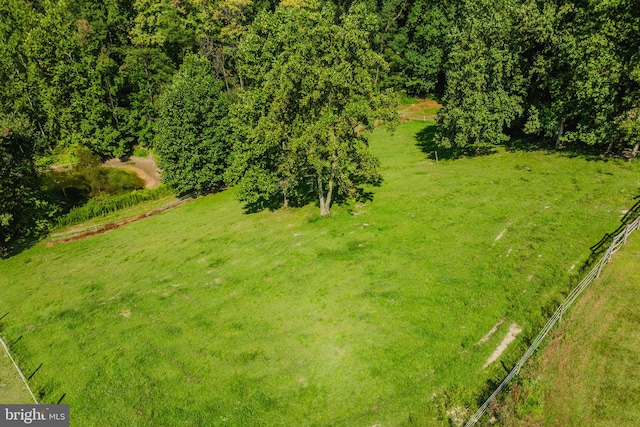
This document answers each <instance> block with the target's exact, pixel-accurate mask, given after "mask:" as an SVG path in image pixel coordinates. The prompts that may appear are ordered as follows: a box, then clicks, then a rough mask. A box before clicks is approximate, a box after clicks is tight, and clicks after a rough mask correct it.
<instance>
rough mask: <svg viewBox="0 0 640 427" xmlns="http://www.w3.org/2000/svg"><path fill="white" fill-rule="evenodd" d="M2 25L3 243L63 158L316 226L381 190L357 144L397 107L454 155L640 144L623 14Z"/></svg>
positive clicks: (136, 5)
mask: <svg viewBox="0 0 640 427" xmlns="http://www.w3.org/2000/svg"><path fill="white" fill-rule="evenodd" d="M0 16H2V18H1V19H0V40H2V41H3V42H2V44H0V85H1V87H0V128H1V129H2V134H1V136H0V139H1V140H2V144H1V145H0V155H1V156H2V160H3V162H2V163H3V164H2V166H1V168H2V170H1V171H0V172H1V173H0V189H1V191H2V202H1V203H2V205H3V206H2V208H3V209H2V212H0V228H2V229H3V234H4V235H3V236H0V237H2V239H0V240H1V241H2V242H6V241H9V240H11V239H14V238H15V236H16V235H22V234H24V233H25V232H28V231H29V230H32V229H33V230H34V229H35V228H38V227H35V226H34V224H38V223H39V224H43V223H44V222H46V217H47V215H51V212H52V211H51V206H49V205H50V203H49V204H48V202H47V200H44V199H43V198H42V197H41V196H40V195H39V194H38V185H37V181H38V175H37V171H38V170H39V169H42V168H43V167H46V166H48V165H50V164H51V162H52V158H53V156H54V155H55V154H56V153H60V152H61V151H64V150H68V149H70V148H73V147H86V148H88V149H89V150H91V151H92V152H93V153H95V154H97V155H99V156H101V157H103V158H108V157H113V156H115V157H124V156H127V155H129V154H131V153H132V151H133V148H134V147H135V146H144V147H149V148H154V149H155V150H156V151H157V153H158V154H159V157H160V159H159V160H160V164H161V166H162V167H163V169H164V171H165V176H164V179H165V182H167V184H168V185H169V186H170V187H171V188H173V189H174V190H175V191H176V192H178V193H185V192H187V191H193V190H196V191H198V192H207V191H215V190H216V189H219V188H221V187H223V186H224V185H228V184H234V185H235V184H237V185H239V188H240V191H239V194H240V197H241V198H243V200H245V201H246V202H248V203H257V204H262V205H265V204H266V203H267V202H269V203H270V202H271V201H272V199H273V198H274V197H275V198H276V199H277V200H278V201H279V202H278V203H279V204H280V205H284V206H287V205H289V204H295V203H305V202H308V201H309V194H311V195H313V197H314V198H315V199H316V200H319V203H320V206H321V210H322V212H323V213H328V209H329V208H330V204H331V200H332V189H334V188H335V190H333V191H334V192H335V193H336V194H333V197H334V199H335V197H337V196H340V195H341V196H343V197H351V196H354V195H357V193H358V191H357V189H358V186H359V185H360V184H362V183H367V182H368V183H375V182H376V181H377V180H379V179H380V177H379V175H378V174H377V163H376V159H375V158H372V157H371V156H370V155H369V154H368V152H367V143H366V138H365V136H366V132H364V131H367V130H371V129H372V128H373V126H374V125H375V124H376V123H379V122H380V120H383V121H385V122H393V121H394V119H393V116H392V114H391V110H393V109H394V102H393V99H392V98H393V97H394V95H393V94H394V93H395V94H404V95H407V96H414V97H427V96H428V97H433V98H436V99H439V100H440V101H441V102H442V104H443V105H444V108H442V109H441V110H440V112H439V118H438V131H437V133H436V135H435V142H436V143H437V144H438V146H440V147H442V148H443V149H445V148H446V149H449V150H451V152H452V153H453V154H454V155H461V154H477V153H482V152H484V150H485V149H486V148H487V147H490V146H492V145H495V144H500V143H504V142H506V141H508V140H511V139H513V138H518V139H523V140H524V143H525V144H527V143H531V144H539V143H540V141H541V140H543V141H547V142H548V143H550V144H553V145H554V146H555V147H556V148H562V147H566V146H573V147H579V148H582V147H588V148H589V149H591V150H595V151H596V152H598V153H601V154H604V153H607V154H609V153H611V154H616V155H619V154H622V153H624V154H625V155H627V156H630V157H635V156H636V154H637V152H638V144H639V143H640V37H638V34H640V2H639V1H637V0H610V1H590V0H585V1H534V0H500V1H487V0H467V1H443V0H434V1H430V0H415V1H409V0H388V1H384V0H380V1H370V0H369V1H362V2H350V1H338V0H335V1H327V2H318V1H315V0H284V1H282V2H276V1H269V0H266V1H265V0H255V1H252V0H222V1H221V0H106V1H91V0H45V1H27V0H7V1H4V2H2V4H1V5H0ZM341 76H342V78H341ZM329 129H330V130H331V131H330V132H329V131H328V130H329ZM528 135H530V136H532V137H531V138H527V136H528ZM256 165H258V166H259V167H256ZM323 205H326V206H324V208H325V209H324V210H323ZM34 227H35V228H34ZM27 234H28V233H27Z"/></svg>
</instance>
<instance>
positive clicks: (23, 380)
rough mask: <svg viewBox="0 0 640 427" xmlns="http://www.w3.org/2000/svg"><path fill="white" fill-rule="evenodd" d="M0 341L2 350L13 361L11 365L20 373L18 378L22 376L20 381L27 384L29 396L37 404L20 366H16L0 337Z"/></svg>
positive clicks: (7, 347)
mask: <svg viewBox="0 0 640 427" xmlns="http://www.w3.org/2000/svg"><path fill="white" fill-rule="evenodd" d="M0 343H2V346H3V347H4V351H6V352H7V356H9V359H10V360H11V363H13V366H15V368H16V371H18V374H19V375H20V378H22V382H24V385H25V386H27V390H28V391H29V394H30V395H31V398H32V399H33V402H34V403H35V404H36V405H37V404H38V399H36V396H35V395H34V394H33V392H32V391H31V387H29V383H28V382H27V378H26V377H25V376H24V374H23V373H22V369H20V367H19V366H18V364H17V363H16V361H15V360H13V357H11V352H9V346H7V343H6V342H4V340H3V339H2V337H0Z"/></svg>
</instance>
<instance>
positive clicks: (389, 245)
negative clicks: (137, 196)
mask: <svg viewBox="0 0 640 427" xmlns="http://www.w3.org/2000/svg"><path fill="white" fill-rule="evenodd" d="M432 134H433V124H427V126H426V127H425V123H421V122H409V123H406V124H403V125H401V126H400V127H399V128H398V130H397V132H396V133H395V135H393V136H389V135H388V134H387V133H386V132H385V131H382V130H380V131H378V132H376V133H375V134H374V135H373V137H372V140H371V144H372V149H373V151H374V152H375V153H376V154H377V155H378V156H379V157H380V159H381V161H382V165H383V166H382V175H383V177H384V182H383V183H382V185H381V186H380V187H377V188H371V189H370V190H371V192H372V195H373V199H372V200H370V201H366V202H359V203H351V204H348V205H344V206H335V207H334V209H333V210H334V215H333V216H332V217H331V218H321V217H320V216H319V215H318V208H317V207H315V206H307V207H304V208H300V209H288V210H279V211H275V212H270V211H264V212H260V213H256V214H249V215H247V214H244V213H243V207H242V205H241V204H240V203H238V202H237V201H235V200H234V197H233V194H232V191H226V192H223V193H219V194H216V195H211V196H207V197H203V198H200V199H197V200H195V201H192V202H189V203H187V204H186V205H184V206H181V207H179V208H176V209H174V210H171V211H168V212H165V213H162V214H159V215H156V216H153V217H150V218H148V219H145V220H142V221H138V222H135V223H132V224H130V225H127V226H126V227H122V228H119V229H117V230H113V231H110V232H108V233H105V234H102V235H99V236H95V237H92V238H89V239H85V240H81V241H77V242H73V243H68V244H62V245H55V246H53V247H45V246H44V245H37V246H35V247H33V248H30V249H28V250H25V251H24V252H22V253H20V254H18V255H16V256H13V257H12V258H10V259H8V260H3V261H0V289H2V298H0V315H2V314H4V313H6V312H8V313H9V314H8V315H7V316H6V317H5V318H4V319H3V320H2V322H1V327H2V331H1V333H2V335H3V336H4V337H5V338H6V339H7V340H8V341H9V342H11V341H14V340H16V339H17V338H18V337H20V336H23V337H22V339H20V340H19V341H18V342H17V343H16V344H15V345H14V346H13V347H12V351H13V352H14V353H15V357H16V359H17V360H18V362H19V363H20V364H21V366H22V367H23V370H24V371H25V372H32V371H33V370H35V368H37V367H38V365H39V364H40V363H42V364H43V366H42V368H41V369H40V370H39V371H38V372H37V374H36V375H35V376H34V377H33V379H32V380H31V381H30V384H31V385H32V388H33V389H34V392H37V393H39V394H40V396H41V400H42V401H44V402H57V401H58V400H59V399H60V397H61V396H62V395H63V394H65V397H64V400H63V403H68V404H70V405H71V424H72V425H74V426H94V425H95V426H103V425H164V426H180V425H185V426H188V425H234V426H259V425H269V426H272V425H287V426H289V425H316V426H354V425H363V426H371V425H374V424H380V425H383V426H400V425H442V423H443V422H444V420H445V412H446V411H447V410H449V409H451V407H452V406H454V405H460V404H462V403H467V404H468V405H469V406H470V410H469V411H470V412H471V411H474V410H475V405H476V404H477V400H478V396H479V394H481V393H482V392H483V390H486V389H488V387H489V386H487V385H486V384H487V381H489V380H494V381H495V380H497V379H501V378H502V377H503V376H504V375H505V371H504V369H503V367H502V366H501V364H500V363H499V362H496V363H494V364H493V365H491V366H490V367H489V368H487V369H483V368H482V366H483V364H484V362H485V360H486V359H487V358H488V357H489V356H490V355H491V353H492V352H493V350H494V349H495V347H496V346H497V345H498V343H499V342H500V341H501V340H502V337H503V336H504V334H505V333H506V329H507V328H508V325H509V324H510V323H512V322H516V323H518V325H520V326H521V327H522V328H523V329H524V331H525V332H524V333H523V334H522V335H520V336H519V337H518V339H517V340H516V342H515V343H514V344H512V345H511V346H510V347H509V348H508V349H507V352H506V353H505V354H504V355H503V357H502V359H501V360H502V361H504V362H505V363H506V364H507V365H508V364H509V363H512V362H513V361H514V360H516V359H517V358H518V357H519V356H520V354H521V352H522V351H523V349H524V348H525V347H526V344H525V337H526V336H531V335H535V334H536V333H537V331H538V328H539V326H540V325H541V324H542V323H544V321H546V318H547V316H548V314H549V312H550V311H551V310H552V309H554V308H555V306H554V302H555V301H559V300H560V299H561V298H562V295H563V293H564V292H566V291H567V290H568V289H570V286H571V284H570V281H571V278H572V277H577V276H579V275H580V273H579V271H578V270H579V269H580V267H581V265H582V262H583V261H584V260H585V259H587V257H588V256H589V249H588V248H589V246H591V245H592V244H594V243H596V242H597V241H598V240H600V238H601V237H602V235H603V234H604V233H606V232H608V231H612V230H613V229H615V228H616V227H617V225H618V224H619V221H620V218H621V216H622V214H621V211H622V210H623V209H625V208H628V207H629V206H631V205H632V204H633V202H632V199H633V197H634V196H636V195H637V194H638V191H639V190H638V188H639V186H640V182H639V181H640V174H639V172H640V166H639V165H638V163H637V162H636V163H629V162H614V161H609V162H605V161H596V160H590V159H584V158H581V157H571V156H560V155H557V154H548V153H545V152H526V151H517V152H512V153H510V152H505V151H503V150H499V151H498V152H497V153H495V154H492V155H489V156H484V157H479V158H464V159H459V160H441V161H439V162H434V161H432V160H431V159H430V157H429V156H428V155H427V154H425V152H428V151H430V150H431V148H430V146H429V144H430V138H431V136H432ZM423 151H424V152H423ZM498 237H499V238H498ZM503 318H504V319H506V321H505V323H504V324H503V325H502V326H501V327H500V328H499V330H498V332H497V333H496V334H494V336H492V338H491V339H490V340H489V341H488V342H486V343H484V344H482V345H476V343H477V342H478V340H479V339H480V338H481V337H482V336H483V335H485V334H486V333H487V332H488V331H489V330H490V329H491V327H492V326H493V325H494V324H495V323H496V322H497V321H498V320H500V319H503Z"/></svg>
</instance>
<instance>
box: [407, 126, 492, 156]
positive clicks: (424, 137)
mask: <svg viewBox="0 0 640 427" xmlns="http://www.w3.org/2000/svg"><path fill="white" fill-rule="evenodd" d="M436 133H437V131H436V127H435V126H427V127H425V128H424V129H422V130H421V131H420V132H418V133H417V134H416V141H417V145H418V147H419V148H420V151H422V152H423V153H424V154H426V155H427V156H428V157H429V158H430V159H432V160H445V159H447V160H448V159H458V158H460V157H464V156H469V157H479V156H488V155H490V154H494V153H495V152H496V148H495V146H493V145H471V146H469V147H466V148H453V147H449V148H447V147H442V146H440V145H438V144H437V143H436V141H435V136H436Z"/></svg>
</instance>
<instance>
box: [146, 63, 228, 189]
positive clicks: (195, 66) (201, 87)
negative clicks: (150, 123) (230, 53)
mask: <svg viewBox="0 0 640 427" xmlns="http://www.w3.org/2000/svg"><path fill="white" fill-rule="evenodd" d="M223 87H224V84H223V83H222V82H221V81H219V80H217V79H216V78H215V77H214V75H213V71H212V69H211V65H210V64H209V62H208V61H207V60H206V59H205V58H202V57H200V56H198V55H189V56H187V57H186V58H185V61H184V63H183V64H182V67H180V70H179V71H178V73H177V74H176V75H175V76H174V77H173V84H172V85H171V86H170V87H169V88H168V89H167V90H166V91H165V93H164V94H163V95H162V97H161V99H160V108H159V118H158V120H157V126H156V131H157V137H156V143H155V146H156V149H157V150H158V154H159V155H160V158H159V163H160V167H161V168H162V172H163V179H164V182H165V183H166V184H167V185H169V186H170V187H171V188H173V189H174V190H176V192H178V193H180V194H185V193H188V192H191V191H196V192H199V193H206V192H210V191H213V190H216V189H218V188H220V187H221V185H222V184H223V180H224V177H223V174H224V171H225V169H226V167H227V163H228V157H229V152H230V150H231V141H232V136H233V134H232V131H231V126H230V124H229V119H228V117H227V113H228V109H229V106H228V102H227V99H226V97H225V95H224V93H223Z"/></svg>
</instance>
